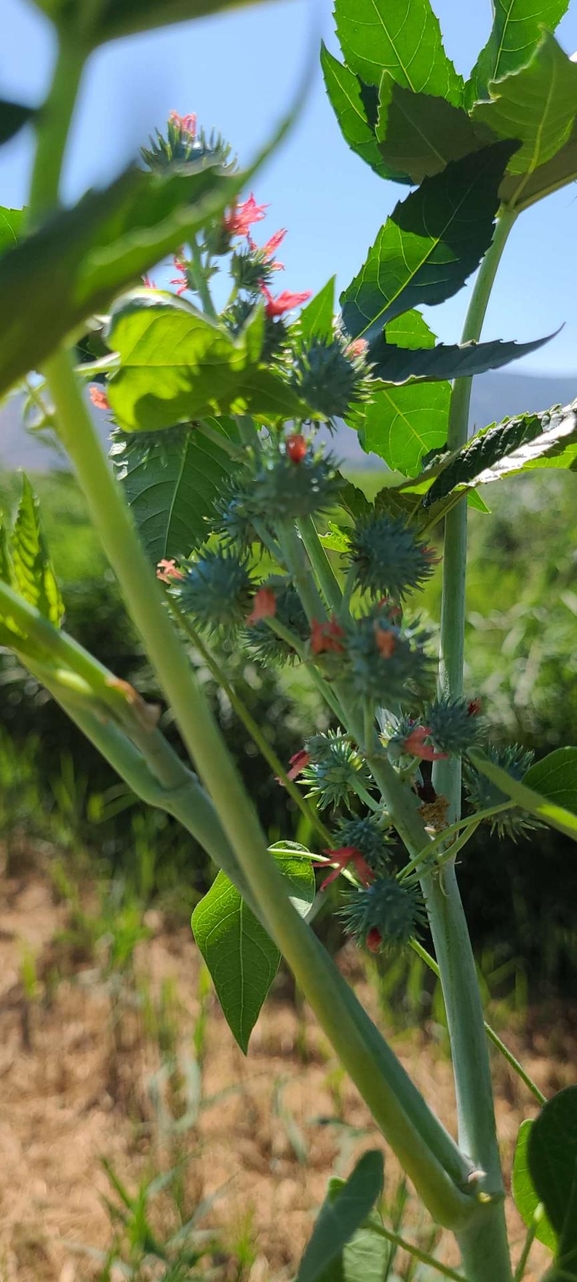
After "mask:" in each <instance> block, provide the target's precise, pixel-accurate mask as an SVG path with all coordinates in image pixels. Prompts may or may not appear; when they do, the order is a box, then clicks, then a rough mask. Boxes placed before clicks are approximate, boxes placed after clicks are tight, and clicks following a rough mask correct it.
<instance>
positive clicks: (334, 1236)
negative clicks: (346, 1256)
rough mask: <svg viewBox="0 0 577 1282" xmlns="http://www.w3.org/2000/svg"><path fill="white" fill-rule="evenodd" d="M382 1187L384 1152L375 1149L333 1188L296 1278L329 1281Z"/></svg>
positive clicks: (308, 1281) (321, 1281) (313, 1281)
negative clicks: (332, 1265)
mask: <svg viewBox="0 0 577 1282" xmlns="http://www.w3.org/2000/svg"><path fill="white" fill-rule="evenodd" d="M382 1191H383V1155H382V1153H380V1152H378V1151H377V1150H371V1151H370V1152H368V1153H364V1154H363V1156H362V1157H361V1158H360V1160H359V1161H358V1162H357V1164H356V1166H355V1168H354V1170H353V1172H352V1174H351V1175H350V1176H349V1178H348V1180H347V1181H346V1183H345V1184H340V1181H339V1185H338V1186H336V1187H335V1186H333V1189H332V1190H330V1191H329V1194H328V1197H327V1198H326V1199H325V1201H324V1202H323V1205H322V1207H321V1209H320V1212H319V1215H318V1218H317V1221H316V1224H315V1227H314V1229H313V1233H312V1237H311V1239H310V1242H309V1243H308V1246H307V1247H306V1249H305V1252H304V1255H303V1257H302V1260H301V1262H300V1267H299V1271H298V1273H297V1278H296V1282H326V1280H327V1279H328V1277H329V1276H332V1275H329V1274H328V1270H329V1269H330V1266H331V1264H333V1262H335V1261H337V1260H338V1259H339V1256H341V1255H342V1252H343V1250H344V1248H345V1247H346V1245H347V1243H348V1242H350V1241H351V1239H352V1238H353V1236H354V1234H355V1233H356V1232H357V1231H358V1230H359V1229H360V1228H361V1226H362V1225H363V1224H364V1222H365V1220H366V1219H367V1217H368V1216H369V1215H370V1213H371V1211H372V1209H373V1207H374V1205H375V1202H376V1201H377V1199H378V1198H379V1197H380V1196H381V1194H382ZM339 1276H343V1274H342V1273H341V1274H340V1275H339ZM344 1276H345V1277H346V1274H345V1275H344ZM351 1282H352V1277H351ZM359 1282H360V1280H359Z"/></svg>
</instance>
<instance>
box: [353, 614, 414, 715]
mask: <svg viewBox="0 0 577 1282" xmlns="http://www.w3.org/2000/svg"><path fill="white" fill-rule="evenodd" d="M429 639H430V638H429V633H428V632H426V631H425V630H424V629H422V628H419V627H418V625H417V626H416V627H414V628H412V629H411V628H406V627H403V628H400V627H394V626H391V624H390V623H389V622H388V620H387V616H386V614H383V613H382V612H381V610H380V609H379V607H376V608H375V609H374V610H371V611H370V612H369V614H366V615H364V616H362V617H361V618H359V619H355V620H354V621H353V623H352V625H351V626H350V627H349V629H348V631H347V646H346V649H347V654H348V658H349V664H350V673H351V682H352V685H353V687H354V689H355V691H356V693H357V694H359V695H362V696H366V697H368V698H370V699H373V700H374V701H376V702H377V703H383V704H388V705H389V706H390V705H391V704H393V705H394V704H395V703H398V702H401V703H402V702H406V700H407V698H410V697H414V696H416V695H418V696H420V695H423V694H426V693H428V692H429V689H430V686H431V682H432V674H433V666H432V658H431V656H430V655H428V654H427V652H426V650H425V649H424V646H425V644H426V642H428V641H429Z"/></svg>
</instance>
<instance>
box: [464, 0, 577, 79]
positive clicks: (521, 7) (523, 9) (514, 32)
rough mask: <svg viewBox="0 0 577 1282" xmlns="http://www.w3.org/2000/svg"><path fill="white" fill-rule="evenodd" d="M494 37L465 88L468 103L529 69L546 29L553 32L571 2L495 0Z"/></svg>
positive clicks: (488, 42)
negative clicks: (513, 74)
mask: <svg viewBox="0 0 577 1282" xmlns="http://www.w3.org/2000/svg"><path fill="white" fill-rule="evenodd" d="M493 4H494V17H493V27H492V30H491V35H490V36H489V39H488V41H487V44H486V45H485V48H484V49H482V50H481V53H480V54H479V57H478V59H477V62H476V63H475V66H474V67H473V70H472V72H471V79H470V80H469V82H468V84H467V85H466V89H465V92H466V97H467V102H468V103H469V104H471V103H473V102H475V100H476V99H478V98H487V97H488V96H489V91H488V86H489V82H490V81H491V80H502V79H503V77H504V76H508V75H510V74H511V72H515V71H518V70H519V68H520V67H524V66H526V64H527V63H528V62H529V60H530V58H531V55H532V53H533V50H534V49H535V47H536V45H538V44H539V41H540V40H541V37H542V35H543V28H546V30H547V31H554V30H555V27H556V26H557V25H558V24H559V22H560V21H561V18H562V17H563V14H564V13H566V11H567V9H568V7H569V0H493Z"/></svg>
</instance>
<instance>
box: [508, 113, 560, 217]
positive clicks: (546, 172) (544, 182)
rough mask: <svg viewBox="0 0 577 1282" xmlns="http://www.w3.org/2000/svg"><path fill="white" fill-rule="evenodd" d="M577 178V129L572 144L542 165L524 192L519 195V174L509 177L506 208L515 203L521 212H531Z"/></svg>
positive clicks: (526, 183) (527, 181) (525, 186)
mask: <svg viewBox="0 0 577 1282" xmlns="http://www.w3.org/2000/svg"><path fill="white" fill-rule="evenodd" d="M576 178H577V125H575V126H574V127H573V130H572V132H571V136H570V138H569V141H568V142H566V143H565V146H564V147H562V148H561V150H560V151H558V152H557V154H556V155H555V156H553V159H552V160H549V161H547V164H546V165H540V166H539V168H538V169H536V170H535V172H534V173H533V174H530V175H529V176H528V177H527V180H526V182H524V184H523V189H522V191H521V192H520V191H519V179H518V177H516V175H515V174H505V177H504V179H503V182H502V183H501V187H500V191H499V194H500V196H501V200H503V201H504V202H505V203H506V204H509V203H511V202H512V201H514V202H515V207H516V209H518V210H521V209H528V208H529V206H530V205H534V204H535V201H537V200H542V199H543V197H544V196H548V195H549V194H550V193H551V192H553V191H558V190H559V189H560V188H561V187H565V186H566V185H567V183H570V182H574V180H575V179H576Z"/></svg>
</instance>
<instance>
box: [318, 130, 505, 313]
mask: <svg viewBox="0 0 577 1282" xmlns="http://www.w3.org/2000/svg"><path fill="white" fill-rule="evenodd" d="M516 145H517V144H516V143H511V142H497V143H494V144H493V145H492V146H491V147H483V148H482V149H481V150H480V151H477V152H475V153H474V154H473V155H470V156H465V157H464V158H463V159H462V160H455V161H452V162H451V163H450V164H448V165H447V167H446V169H444V170H443V171H442V172H441V173H440V174H437V175H436V176H435V177H434V178H425V179H424V181H423V183H422V184H421V186H420V187H419V189H418V191H414V192H412V193H411V195H410V196H407V199H406V200H404V201H402V202H400V203H399V204H398V205H397V206H396V208H395V209H394V211H393V213H392V215H391V217H390V218H388V219H387V222H386V223H385V225H384V227H383V228H382V229H381V231H380V232H379V235H378V236H377V239H376V241H375V244H374V245H373V247H372V249H370V250H369V256H368V258H367V261H366V262H365V264H364V265H363V267H362V268H361V270H360V272H359V274H358V275H357V276H356V277H355V279H354V280H353V281H352V283H351V284H350V285H349V286H348V289H346V290H345V291H344V293H343V294H342V296H341V306H342V309H343V321H344V324H345V327H346V329H347V330H348V332H349V334H351V335H352V337H353V338H358V337H359V336H360V335H363V336H364V337H367V336H368V337H369V339H370V338H372V337H373V336H374V335H375V334H376V333H377V332H378V331H379V330H381V329H382V328H383V325H385V324H386V323H387V321H389V320H392V319H393V318H394V317H395V316H399V315H400V314H401V313H402V312H406V311H409V309H411V308H413V307H415V306H417V305H418V304H419V303H429V304H432V303H442V302H444V300H445V299H446V298H450V297H451V295H453V294H456V293H457V291H458V290H459V289H460V288H461V286H462V285H463V283H464V281H465V280H466V279H467V277H468V276H470V274H471V272H473V271H474V270H475V268H476V267H477V266H478V264H479V262H480V260H481V258H482V257H483V255H484V254H485V252H486V250H487V249H488V248H489V245H490V243H491V240H492V236H493V230H494V219H495V214H496V212H497V209H498V205H499V196H498V191H499V186H500V183H501V180H502V178H503V174H504V171H505V168H506V166H507V163H508V160H509V158H510V156H511V154H512V152H513V150H514V149H515V147H516Z"/></svg>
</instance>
